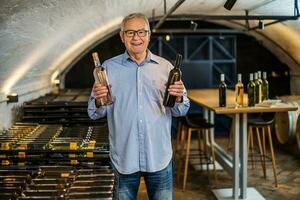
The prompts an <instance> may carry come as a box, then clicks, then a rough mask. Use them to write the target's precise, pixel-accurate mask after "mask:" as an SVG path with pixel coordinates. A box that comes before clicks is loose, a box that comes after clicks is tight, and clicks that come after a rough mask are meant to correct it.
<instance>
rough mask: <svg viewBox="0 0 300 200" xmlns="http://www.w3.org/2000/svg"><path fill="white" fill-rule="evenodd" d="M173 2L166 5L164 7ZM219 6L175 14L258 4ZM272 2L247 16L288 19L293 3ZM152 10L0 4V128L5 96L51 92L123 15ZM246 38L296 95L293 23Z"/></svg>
mask: <svg viewBox="0 0 300 200" xmlns="http://www.w3.org/2000/svg"><path fill="white" fill-rule="evenodd" d="M175 2H176V0H167V8H170V7H171V6H172V5H173V4H174V3H175ZM224 2H225V0H215V1H208V0H197V1H196V0H186V1H185V2H184V3H183V4H182V6H181V7H180V8H179V9H178V10H177V11H176V12H175V14H224V15H226V14H244V11H243V9H246V8H252V7H254V6H255V5H256V4H258V3H260V2H261V1H260V0H252V1H245V0H244V1H238V2H237V5H235V7H234V9H233V10H232V11H231V12H230V11H227V10H225V9H224V8H223V5H224ZM274 3H276V4H273V5H272V4H269V5H267V6H263V7H260V8H259V9H256V10H254V11H251V12H253V13H254V14H276V15H291V14H293V10H292V9H293V1H286V0H277V1H275V2H274ZM274 5H275V6H274ZM152 9H155V13H156V16H161V15H162V14H163V1H162V0H151V1H149V0H130V1H124V0H0V129H1V128H7V127H9V126H10V122H11V107H12V106H15V105H13V104H7V103H6V98H5V96H6V93H8V92H17V93H18V94H19V99H20V101H19V104H21V103H22V102H23V101H25V100H30V99H34V98H36V97H38V96H40V95H43V94H45V93H46V92H48V91H50V90H51V86H52V84H51V79H53V78H54V77H55V76H54V75H57V74H60V73H61V72H62V71H63V70H64V69H65V68H66V67H67V66H68V65H69V64H70V63H72V62H73V61H74V60H75V59H76V58H77V57H78V56H80V55H81V54H82V53H83V52H84V51H85V50H86V49H88V48H89V47H90V46H92V45H95V44H96V43H97V41H99V40H100V39H101V38H103V37H104V36H105V35H107V34H109V33H111V32H113V31H116V30H118V28H119V24H120V22H121V20H122V18H123V17H124V16H125V15H127V14H129V13H132V12H142V13H145V14H146V15H147V16H148V17H151V16H152ZM220 23H222V24H228V22H222V21H220ZM239 23H241V24H243V22H239ZM229 26H232V27H233V26H235V25H234V24H232V23H231V24H229ZM239 28H241V27H239ZM249 34H253V35H254V36H255V37H257V38H259V39H261V40H263V41H264V44H265V46H267V47H268V48H269V49H270V50H272V52H273V53H274V54H275V55H277V56H278V57H280V58H281V59H282V60H283V61H284V62H285V63H287V65H288V66H289V67H290V68H291V69H292V71H293V73H294V74H295V76H294V77H292V80H291V83H292V92H293V93H294V94H300V89H299V88H300V87H298V84H299V82H300V81H299V75H298V74H299V63H300V38H299V34H300V22H299V20H298V21H293V22H285V23H284V24H276V25H273V26H270V27H267V28H266V29H265V30H264V31H262V32H260V33H255V32H253V33H249ZM278 46H279V47H281V50H280V48H277V47H278ZM277 49H279V50H277Z"/></svg>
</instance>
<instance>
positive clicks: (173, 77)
mask: <svg viewBox="0 0 300 200" xmlns="http://www.w3.org/2000/svg"><path fill="white" fill-rule="evenodd" d="M181 61H182V55H181V54H177V55H176V61H175V66H174V68H173V69H172V70H171V71H170V73H169V78H168V83H167V88H166V91H165V96H164V100H163V105H164V106H167V107H173V106H174V105H175V101H176V96H173V95H170V94H169V92H168V89H169V87H170V85H173V84H174V83H175V82H176V81H179V80H180V79H181V71H180V69H179V67H180V65H181Z"/></svg>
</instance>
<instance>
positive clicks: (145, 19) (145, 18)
mask: <svg viewBox="0 0 300 200" xmlns="http://www.w3.org/2000/svg"><path fill="white" fill-rule="evenodd" d="M134 18H140V19H143V20H144V21H145V22H146V24H147V26H148V29H149V30H150V24H149V21H148V18H147V17H146V15H144V14H142V13H131V14H129V15H127V16H126V17H124V19H123V21H122V23H121V31H123V30H124V26H125V24H126V23H127V22H128V21H129V20H131V19H134Z"/></svg>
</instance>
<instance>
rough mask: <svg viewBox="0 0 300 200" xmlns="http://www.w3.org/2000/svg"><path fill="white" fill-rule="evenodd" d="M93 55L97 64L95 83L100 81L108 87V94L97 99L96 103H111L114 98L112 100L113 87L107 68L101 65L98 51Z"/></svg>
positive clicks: (101, 104) (94, 73) (100, 104)
mask: <svg viewBox="0 0 300 200" xmlns="http://www.w3.org/2000/svg"><path fill="white" fill-rule="evenodd" d="M92 56H93V60H94V64H95V68H94V72H93V75H94V79H95V83H98V84H100V85H102V86H106V87H107V89H108V93H107V96H105V97H102V98H100V99H97V100H96V101H97V102H96V103H97V105H99V106H106V105H110V104H112V103H113V100H112V94H111V89H110V85H109V82H108V77H107V73H106V70H105V69H104V67H102V66H101V63H100V60H99V56H98V53H97V52H94V53H92Z"/></svg>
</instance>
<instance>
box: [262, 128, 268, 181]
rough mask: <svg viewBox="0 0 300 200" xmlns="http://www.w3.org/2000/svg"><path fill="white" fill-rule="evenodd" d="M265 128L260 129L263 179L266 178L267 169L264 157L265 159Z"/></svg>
mask: <svg viewBox="0 0 300 200" xmlns="http://www.w3.org/2000/svg"><path fill="white" fill-rule="evenodd" d="M265 128H266V127H262V128H261V129H262V145H263V164H264V178H267V167H266V157H267V151H266V134H265Z"/></svg>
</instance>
